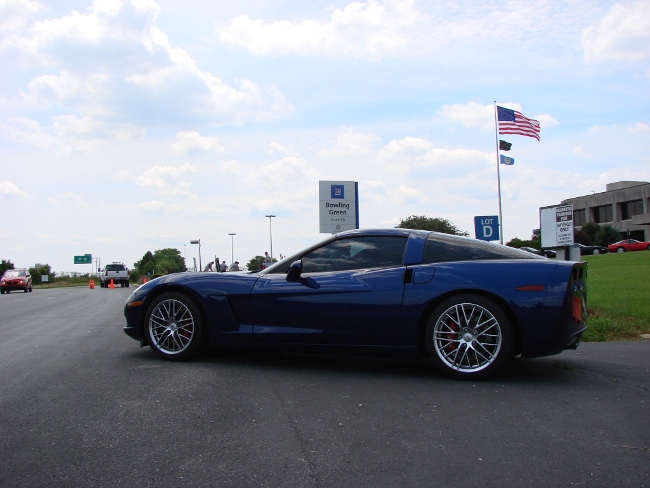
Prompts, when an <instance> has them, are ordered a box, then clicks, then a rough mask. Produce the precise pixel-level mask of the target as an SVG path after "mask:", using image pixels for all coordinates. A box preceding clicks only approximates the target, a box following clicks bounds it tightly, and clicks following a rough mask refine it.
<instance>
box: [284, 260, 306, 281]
mask: <svg viewBox="0 0 650 488" xmlns="http://www.w3.org/2000/svg"><path fill="white" fill-rule="evenodd" d="M301 274H302V261H301V260H298V261H294V262H293V263H291V266H290V267H289V270H288V271H287V277H286V280H287V281H298V280H299V279H300V275H301Z"/></svg>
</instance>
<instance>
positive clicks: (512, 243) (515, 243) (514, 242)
mask: <svg viewBox="0 0 650 488" xmlns="http://www.w3.org/2000/svg"><path fill="white" fill-rule="evenodd" d="M506 246H509V247H516V248H517V249H519V248H520V247H532V248H533V249H539V240H535V239H531V240H529V241H522V240H521V239H519V237H513V238H512V239H510V240H509V241H508V242H506Z"/></svg>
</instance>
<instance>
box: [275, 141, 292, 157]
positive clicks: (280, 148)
mask: <svg viewBox="0 0 650 488" xmlns="http://www.w3.org/2000/svg"><path fill="white" fill-rule="evenodd" d="M276 153H281V154H286V155H288V156H298V155H299V153H298V151H296V148H295V147H294V146H285V145H283V144H280V143H278V142H275V141H271V143H270V144H269V154H276Z"/></svg>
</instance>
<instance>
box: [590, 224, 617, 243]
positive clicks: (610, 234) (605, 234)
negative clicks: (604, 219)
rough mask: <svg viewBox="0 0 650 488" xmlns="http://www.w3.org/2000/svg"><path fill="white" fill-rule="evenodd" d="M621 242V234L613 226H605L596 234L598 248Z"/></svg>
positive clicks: (595, 240)
mask: <svg viewBox="0 0 650 488" xmlns="http://www.w3.org/2000/svg"><path fill="white" fill-rule="evenodd" d="M620 240H621V233H620V232H619V231H617V230H616V229H615V228H614V227H612V226H611V225H603V226H601V227H600V229H599V230H598V232H597V233H596V236H595V239H594V242H595V243H596V245H598V246H609V245H610V244H614V243H615V242H618V241H620Z"/></svg>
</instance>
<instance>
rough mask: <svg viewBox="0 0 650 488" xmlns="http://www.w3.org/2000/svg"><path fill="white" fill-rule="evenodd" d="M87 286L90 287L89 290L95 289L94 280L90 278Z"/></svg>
mask: <svg viewBox="0 0 650 488" xmlns="http://www.w3.org/2000/svg"><path fill="white" fill-rule="evenodd" d="M88 288H90V289H91V290H94V289H95V280H90V282H89V283H88Z"/></svg>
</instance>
